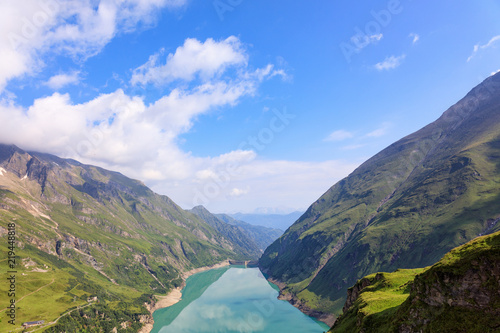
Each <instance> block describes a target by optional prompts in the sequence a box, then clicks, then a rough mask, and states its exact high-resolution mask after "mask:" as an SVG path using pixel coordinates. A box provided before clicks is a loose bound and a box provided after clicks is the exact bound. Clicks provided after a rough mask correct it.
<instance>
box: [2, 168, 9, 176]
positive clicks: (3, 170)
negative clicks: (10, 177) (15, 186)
mask: <svg viewBox="0 0 500 333" xmlns="http://www.w3.org/2000/svg"><path fill="white" fill-rule="evenodd" d="M4 172H7V171H6V170H5V169H4V168H0V176H3V173H4Z"/></svg>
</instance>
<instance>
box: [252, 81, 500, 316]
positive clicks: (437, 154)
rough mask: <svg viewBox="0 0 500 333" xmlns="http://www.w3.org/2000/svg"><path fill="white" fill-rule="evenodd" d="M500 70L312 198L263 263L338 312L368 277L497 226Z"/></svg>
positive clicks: (292, 289)
mask: <svg viewBox="0 0 500 333" xmlns="http://www.w3.org/2000/svg"><path fill="white" fill-rule="evenodd" d="M499 160H500V73H499V74H496V75H494V76H491V77H489V78H488V79H486V80H485V81H484V82H483V83H481V84H480V85H478V86H477V87H476V88H474V89H473V90H472V91H471V92H470V93H469V94H467V96H465V97H464V98H463V99H462V100H460V101H459V102H458V103H456V104H455V105H454V106H452V107H451V108H449V109H448V110H447V111H446V112H444V113H443V115H442V116H441V117H440V118H439V119H437V120H436V121H435V122H433V123H431V124H429V125H428V126H426V127H424V128H422V129H421V130H419V131H417V132H415V133H413V134H411V135H408V136H407V137H405V138H403V139H401V140H399V141H398V142H396V143H394V144H392V145H390V146H389V147H387V148H386V149H384V150H383V151H381V152H380V153H378V154H377V155H375V156H373V157H372V158H370V159H369V160H368V161H366V162H365V163H363V164H362V165H361V166H360V167H359V168H357V169H356V170H355V171H354V172H353V173H352V174H350V175H349V176H348V177H346V178H345V179H343V180H341V181H340V182H338V183H337V184H335V185H334V186H333V187H331V188H330V189H329V190H328V191H327V192H326V193H325V194H324V195H323V196H322V197H321V198H319V199H318V200H317V201H316V202H314V203H313V204H312V205H311V206H310V207H309V208H308V210H307V211H306V212H305V213H304V215H302V216H301V217H300V218H299V219H298V220H297V221H296V222H295V223H294V224H293V225H292V226H291V227H290V228H289V229H288V230H287V231H286V232H285V234H284V235H283V236H282V237H280V238H279V239H278V240H276V241H275V242H274V243H273V244H271V245H270V246H269V247H268V248H267V249H266V251H265V252H264V254H263V256H262V257H261V259H260V265H261V267H262V269H264V270H265V271H266V272H267V273H268V274H269V276H270V277H271V278H272V279H273V280H277V281H280V282H283V283H284V288H283V290H282V293H283V294H287V293H292V294H294V295H296V296H297V298H299V299H303V300H304V302H305V304H307V305H309V307H311V308H312V309H315V310H318V311H321V312H324V313H335V314H340V313H341V310H342V307H343V305H344V303H345V296H346V293H347V289H348V288H349V287H350V286H352V285H354V284H355V283H356V281H358V280H359V279H361V278H362V277H364V276H366V275H369V274H372V273H376V272H381V271H386V272H391V271H394V270H396V269H398V268H408V269H411V268H418V267H425V266H429V265H432V264H434V263H436V262H437V261H438V260H439V259H440V258H442V256H443V255H444V254H445V253H447V252H448V251H450V250H451V249H453V248H455V247H457V246H459V245H462V244H464V243H466V242H467V241H469V240H471V239H473V238H475V237H477V236H478V235H485V234H488V233H493V232H496V231H499V230H500V224H499V223H496V222H495V221H498V219H499V218H500V206H499V202H500V188H499V186H498V183H499V182H500V165H499V163H498V161H499Z"/></svg>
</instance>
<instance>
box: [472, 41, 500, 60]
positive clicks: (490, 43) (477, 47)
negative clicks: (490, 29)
mask: <svg viewBox="0 0 500 333" xmlns="http://www.w3.org/2000/svg"><path fill="white" fill-rule="evenodd" d="M498 41H500V35H497V36H494V37H493V38H491V39H490V40H489V41H488V43H486V44H483V45H481V44H476V45H474V50H473V51H472V54H471V55H470V56H469V58H467V62H469V61H471V60H472V58H474V57H475V56H476V54H477V53H478V52H479V51H480V50H485V49H488V48H490V47H493V46H495V45H496V44H497V42H498Z"/></svg>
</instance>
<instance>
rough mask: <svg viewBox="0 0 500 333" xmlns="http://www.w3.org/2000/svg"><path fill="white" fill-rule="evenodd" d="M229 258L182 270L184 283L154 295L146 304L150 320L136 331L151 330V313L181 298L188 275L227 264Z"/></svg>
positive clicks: (148, 332) (142, 332)
mask: <svg viewBox="0 0 500 333" xmlns="http://www.w3.org/2000/svg"><path fill="white" fill-rule="evenodd" d="M229 265H230V263H229V260H225V261H222V262H220V263H218V264H215V265H212V266H205V267H199V268H195V269H192V270H189V271H187V272H184V273H182V274H181V276H182V279H183V280H184V283H183V284H182V286H181V287H177V288H175V289H173V290H171V291H170V292H169V293H168V294H167V295H164V296H161V295H155V297H156V299H157V301H156V302H155V303H154V304H148V305H146V307H147V309H148V311H149V313H150V314H151V315H150V320H148V321H147V322H146V324H145V325H144V326H143V327H142V328H141V329H140V330H139V332H138V333H150V332H151V330H152V329H153V325H154V320H153V313H154V312H155V311H156V310H159V309H163V308H168V307H169V306H172V305H174V304H176V303H178V302H179V301H180V300H181V299H182V289H183V288H184V286H185V285H186V280H187V278H188V277H190V276H191V275H193V274H196V273H200V272H204V271H208V270H210V269H215V268H222V267H226V266H229Z"/></svg>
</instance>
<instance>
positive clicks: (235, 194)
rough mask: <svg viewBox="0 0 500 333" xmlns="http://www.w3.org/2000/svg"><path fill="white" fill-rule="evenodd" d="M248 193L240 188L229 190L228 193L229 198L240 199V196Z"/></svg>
mask: <svg viewBox="0 0 500 333" xmlns="http://www.w3.org/2000/svg"><path fill="white" fill-rule="evenodd" d="M247 193H248V190H243V189H241V188H236V187H235V188H233V189H232V190H231V193H229V196H231V197H241V196H242V195H245V194H247Z"/></svg>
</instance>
